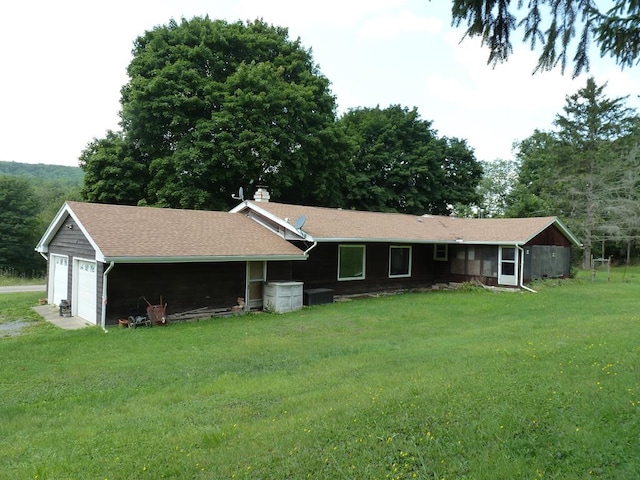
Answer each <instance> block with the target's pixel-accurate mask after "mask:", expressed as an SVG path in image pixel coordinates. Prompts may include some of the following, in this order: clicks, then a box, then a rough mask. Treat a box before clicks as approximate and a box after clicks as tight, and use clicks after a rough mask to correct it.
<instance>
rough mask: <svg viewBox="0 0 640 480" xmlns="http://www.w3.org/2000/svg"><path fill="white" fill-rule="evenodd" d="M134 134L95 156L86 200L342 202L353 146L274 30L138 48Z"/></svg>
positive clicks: (126, 123) (312, 68) (161, 30)
mask: <svg viewBox="0 0 640 480" xmlns="http://www.w3.org/2000/svg"><path fill="white" fill-rule="evenodd" d="M128 74H129V78H130V80H129V82H128V83H127V84H126V85H125V86H124V87H123V89H122V98H121V103H122V110H121V118H122V121H121V126H122V130H123V131H122V132H119V133H117V134H108V135H107V138H105V139H99V140H95V141H94V142H92V143H91V144H90V145H89V146H88V148H87V150H85V152H84V153H83V157H82V165H83V167H84V168H85V171H86V172H87V177H86V182H85V183H86V186H85V189H84V192H85V195H86V198H87V199H89V200H92V201H101V202H106V201H109V202H117V203H148V204H153V205H158V206H169V207H179V208H198V209H220V208H226V207H228V206H229V204H230V202H231V194H232V193H233V192H236V191H237V189H238V187H239V186H245V187H247V186H250V184H251V183H254V182H255V183H256V184H266V185H268V186H269V187H270V189H271V190H272V192H273V193H274V196H276V197H277V198H279V199H282V200H287V199H294V198H295V200H297V201H300V202H306V203H313V204H320V203H325V204H336V203H338V202H339V201H340V198H341V196H340V188H339V184H338V183H337V182H328V183H327V182H325V180H326V178H327V176H328V177H329V178H331V177H333V178H335V176H339V175H340V172H341V169H342V166H341V163H340V160H339V158H341V157H339V156H338V155H337V153H336V152H339V151H341V150H342V149H343V147H345V146H346V143H345V142H346V140H345V137H344V135H342V133H341V130H340V129H336V128H335V125H334V123H335V99H334V97H333V95H332V94H331V92H330V88H329V86H330V85H329V81H328V80H327V78H325V77H324V76H323V75H321V73H320V72H319V69H318V67H317V66H316V65H315V64H314V63H313V60H312V56H311V52H310V51H309V50H306V49H304V48H303V47H302V45H301V44H300V41H299V40H295V41H291V40H290V39H289V38H288V31H287V29H285V28H280V27H274V26H270V25H267V24H266V23H264V22H262V21H259V20H258V21H255V22H252V23H251V22H250V23H246V24H245V23H243V22H236V23H227V22H225V21H222V20H215V21H213V20H210V19H209V18H208V17H204V18H200V17H195V18H193V19H191V20H185V19H183V20H182V21H181V22H180V23H177V22H176V21H173V20H172V21H170V22H169V24H167V25H164V26H158V27H156V28H154V29H153V30H150V31H147V32H145V33H144V34H143V35H142V36H140V37H138V38H137V39H136V41H135V44H134V49H133V59H132V61H131V63H130V65H129V67H128Z"/></svg>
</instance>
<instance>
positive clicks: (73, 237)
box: [47, 216, 104, 324]
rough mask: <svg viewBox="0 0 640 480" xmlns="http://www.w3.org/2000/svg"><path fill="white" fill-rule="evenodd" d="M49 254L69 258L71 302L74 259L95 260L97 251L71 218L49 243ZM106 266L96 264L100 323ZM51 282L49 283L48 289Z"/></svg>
mask: <svg viewBox="0 0 640 480" xmlns="http://www.w3.org/2000/svg"><path fill="white" fill-rule="evenodd" d="M49 253H50V254H51V253H54V254H59V255H67V256H68V257H69V268H68V272H69V273H68V277H67V296H68V297H69V298H68V300H69V301H71V300H72V298H73V294H74V292H73V281H72V278H73V269H74V268H73V267H74V259H76V258H77V259H83V260H95V258H96V251H95V250H94V248H93V247H92V246H91V244H90V243H89V240H87V238H86V237H85V236H84V234H83V233H82V231H81V230H80V228H78V225H77V224H76V223H75V222H74V221H73V218H71V217H70V216H69V217H67V219H66V220H65V221H64V223H63V225H62V226H61V227H60V229H59V230H58V231H57V232H56V234H55V236H54V237H53V239H52V240H51V242H50V243H49ZM103 271H104V266H103V264H102V263H100V262H97V264H96V276H97V282H98V283H97V288H96V320H97V323H98V324H99V323H100V318H101V315H102V272H103ZM48 286H49V282H47V288H49V287H48Z"/></svg>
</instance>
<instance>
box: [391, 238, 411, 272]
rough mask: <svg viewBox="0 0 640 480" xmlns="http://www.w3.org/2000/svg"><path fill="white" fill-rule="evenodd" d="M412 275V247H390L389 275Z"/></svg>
mask: <svg viewBox="0 0 640 480" xmlns="http://www.w3.org/2000/svg"><path fill="white" fill-rule="evenodd" d="M410 276H411V247H409V246H402V247H396V246H393V245H391V246H390V247H389V277H390V278H394V277H410Z"/></svg>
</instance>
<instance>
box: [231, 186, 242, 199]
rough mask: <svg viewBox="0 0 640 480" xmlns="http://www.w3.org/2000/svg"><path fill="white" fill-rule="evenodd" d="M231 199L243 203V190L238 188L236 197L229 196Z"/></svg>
mask: <svg viewBox="0 0 640 480" xmlns="http://www.w3.org/2000/svg"><path fill="white" fill-rule="evenodd" d="M231 198H233V199H234V200H240V201H241V202H244V190H243V188H242V187H240V188H239V189H238V195H231Z"/></svg>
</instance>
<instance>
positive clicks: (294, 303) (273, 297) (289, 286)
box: [262, 282, 304, 313]
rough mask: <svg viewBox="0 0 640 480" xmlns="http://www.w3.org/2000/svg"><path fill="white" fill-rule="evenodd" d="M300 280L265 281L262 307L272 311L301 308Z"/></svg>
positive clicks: (289, 310) (288, 310)
mask: <svg viewBox="0 0 640 480" xmlns="http://www.w3.org/2000/svg"><path fill="white" fill-rule="evenodd" d="M303 285H304V284H303V283H302V282H267V283H266V284H265V285H264V298H263V299H262V300H263V308H264V309H265V310H271V311H272V312H278V313H283V312H292V311H294V310H299V309H301V308H302V287H303Z"/></svg>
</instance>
